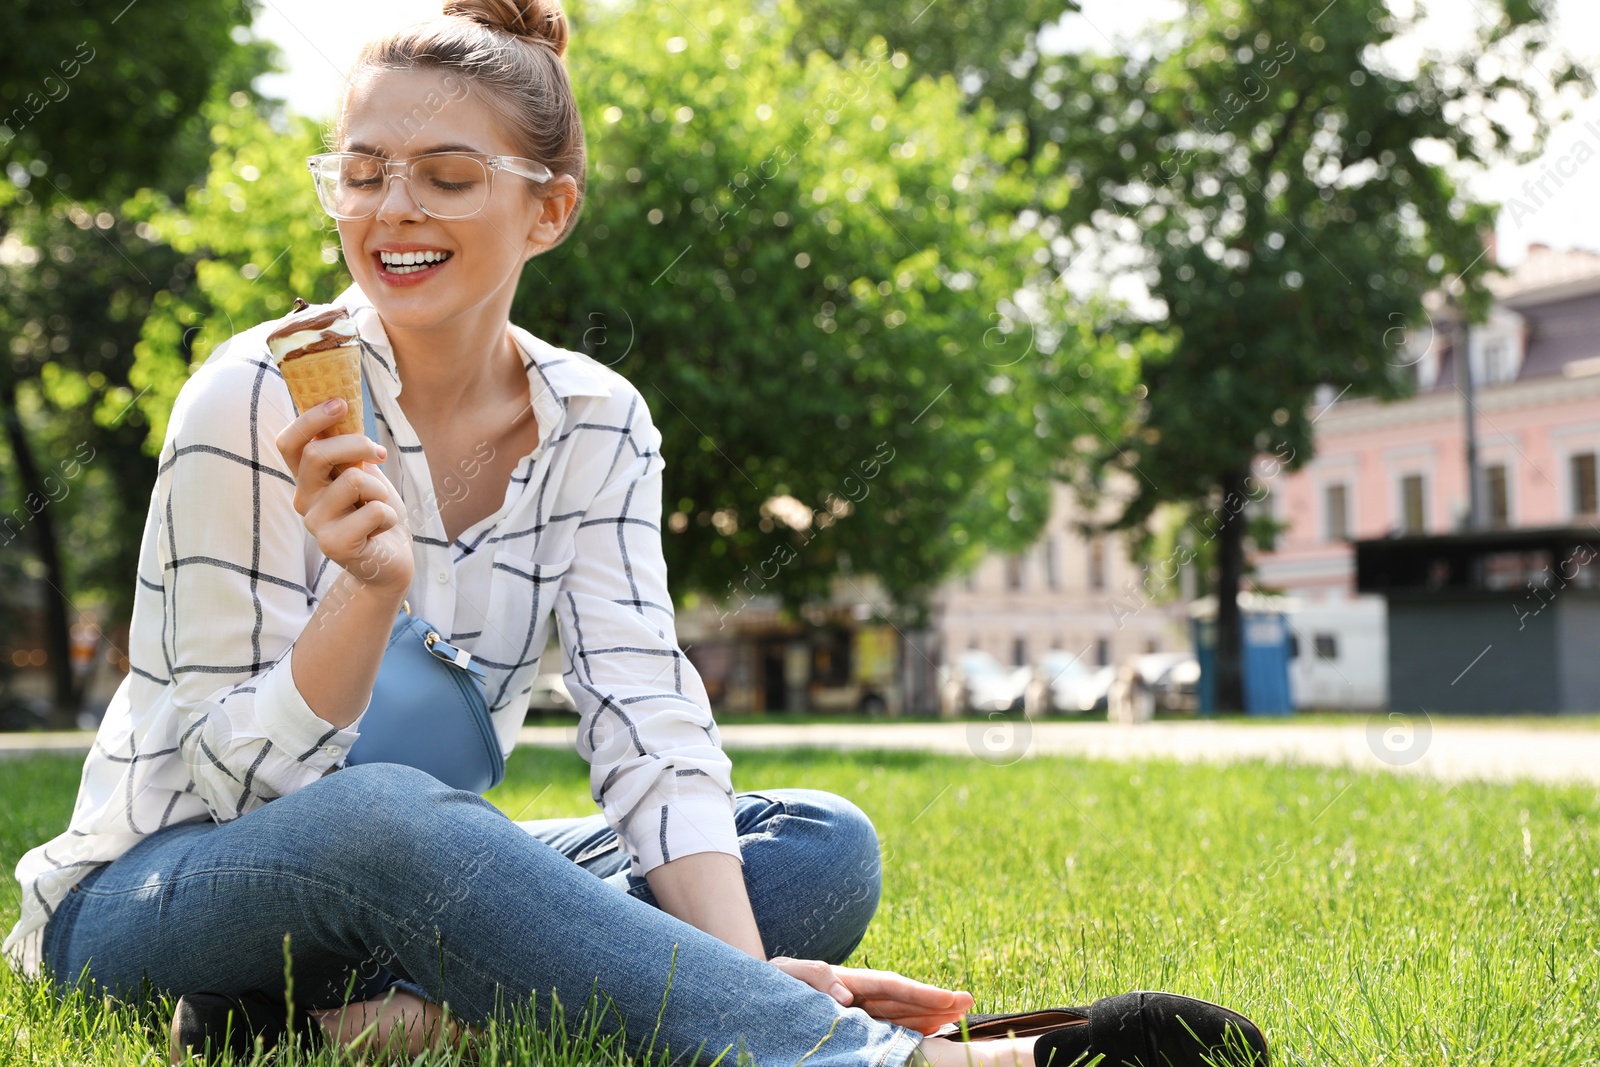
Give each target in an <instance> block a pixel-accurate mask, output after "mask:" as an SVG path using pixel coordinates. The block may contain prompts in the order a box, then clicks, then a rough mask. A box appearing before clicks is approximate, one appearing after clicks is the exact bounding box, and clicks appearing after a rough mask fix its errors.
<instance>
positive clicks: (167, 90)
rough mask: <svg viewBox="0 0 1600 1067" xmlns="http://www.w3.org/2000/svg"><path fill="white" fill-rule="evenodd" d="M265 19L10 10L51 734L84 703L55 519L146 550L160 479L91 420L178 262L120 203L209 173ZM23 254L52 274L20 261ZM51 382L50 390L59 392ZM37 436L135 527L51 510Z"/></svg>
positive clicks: (6, 370) (55, 506) (19, 479)
mask: <svg viewBox="0 0 1600 1067" xmlns="http://www.w3.org/2000/svg"><path fill="white" fill-rule="evenodd" d="M255 9H256V5H255V3H254V0H246V2H242V3H218V2H216V0H173V2H171V3H164V4H161V5H149V4H143V5H134V4H123V3H118V2H112V3H98V4H90V5H89V8H88V9H85V8H84V7H81V6H80V7H71V6H67V7H63V6H61V5H58V4H44V3H40V2H37V0H23V2H21V3H13V4H9V5H7V6H6V7H5V8H4V9H3V10H0V40H4V41H5V42H6V49H7V51H6V60H7V61H6V64H5V66H4V68H3V69H0V164H4V168H5V179H6V180H5V181H3V182H0V269H4V270H5V272H6V273H7V274H9V275H10V276H11V277H10V278H9V279H8V288H7V292H6V294H5V299H4V307H3V309H0V315H3V317H4V321H0V331H3V333H4V335H5V336H6V338H7V342H8V347H9V349H10V351H9V354H8V355H9V358H7V359H5V360H3V361H0V423H3V426H4V431H5V437H6V443H7V446H8V449H7V452H8V455H9V459H10V464H9V466H10V468H11V472H13V473H14V475H15V481H16V484H15V489H14V490H12V489H9V488H7V489H5V490H4V491H5V492H6V493H8V494H10V496H11V498H13V499H16V500H18V501H19V502H20V504H19V506H21V507H22V508H23V514H24V515H25V516H26V517H27V520H28V521H27V522H26V524H25V525H26V528H27V539H28V541H30V542H31V543H32V545H33V546H34V550H35V551H36V552H37V555H38V562H39V564H40V565H41V568H42V573H41V574H40V575H39V577H40V580H42V581H43V582H45V583H47V585H48V590H49V591H48V592H47V593H46V595H45V597H44V603H45V616H46V618H45V641H46V654H47V657H48V658H47V663H48V665H49V670H50V672H51V679H52V685H53V689H54V718H53V722H54V724H55V725H58V726H71V725H73V723H74V719H75V716H76V713H77V710H78V702H79V697H80V694H79V693H78V692H77V691H76V686H75V684H74V678H73V675H72V672H71V664H70V656H69V648H70V643H69V642H70V637H69V614H68V609H69V607H70V606H71V595H70V594H71V591H72V589H73V585H72V581H71V579H70V578H69V575H68V574H67V572H66V565H65V562H64V559H63V553H62V550H61V549H62V546H61V543H60V540H61V533H60V522H59V521H58V520H59V519H64V518H66V517H68V516H77V517H78V518H80V519H82V520H83V521H85V522H89V521H93V522H100V523H103V524H104V529H105V530H107V531H111V534H112V538H113V539H125V538H131V540H132V542H133V544H134V545H135V546H136V545H137V542H138V534H139V529H140V526H141V523H142V514H143V511H144V508H145V504H146V503H147V501H145V500H142V499H138V497H139V495H140V494H139V486H140V485H141V484H142V485H143V486H144V487H145V493H146V495H147V493H148V486H149V484H150V482H151V480H152V479H153V477H154V473H153V471H145V472H143V473H140V474H132V473H131V468H129V469H123V467H124V464H125V463H126V457H128V456H129V455H130V453H128V452H127V451H125V450H124V451H118V449H117V447H116V446H117V445H118V443H119V440H120V438H121V437H124V436H126V435H127V434H128V433H129V432H130V431H129V428H128V424H124V423H118V424H117V425H114V426H113V425H106V424H103V423H101V422H97V421H96V419H98V418H100V417H101V416H104V417H105V418H107V419H109V418H110V415H109V414H107V413H108V412H109V411H110V410H111V405H113V404H114V403H115V401H116V400H117V399H118V398H119V397H120V398H124V399H123V404H125V403H126V398H127V396H128V394H127V392H126V386H127V384H128V383H127V381H126V375H127V370H128V366H129V363H130V360H131V355H132V341H133V336H132V333H133V331H134V330H136V328H137V322H138V318H139V317H140V316H142V314H143V310H142V308H143V306H145V305H147V304H148V302H149V300H150V298H151V297H152V296H153V295H154V289H155V285H156V284H157V282H154V281H152V280H151V278H152V274H151V271H152V270H153V271H154V275H153V276H154V277H155V278H156V279H157V280H158V281H159V282H160V283H166V281H167V279H166V277H165V274H166V273H167V271H166V268H167V267H169V266H170V258H169V259H168V260H166V261H164V262H163V263H162V264H161V265H159V266H158V265H157V264H156V263H154V262H153V261H151V260H149V259H148V258H147V256H148V255H150V254H155V255H156V257H157V259H160V258H161V257H160V255H159V253H152V252H151V250H150V249H149V248H147V247H146V245H147V242H145V241H143V240H142V239H139V240H134V239H133V235H132V234H131V232H130V231H131V229H132V227H131V226H129V225H128V224H126V223H124V222H123V221H122V220H121V219H120V217H119V213H118V212H117V211H116V210H115V208H114V207H112V206H110V205H112V204H113V203H114V201H115V199H116V198H118V197H121V196H123V195H126V194H128V193H131V192H133V191H134V190H136V189H140V188H143V187H146V186H156V187H164V188H168V189H173V188H181V187H182V185H183V184H185V183H186V182H187V180H189V179H190V178H191V177H192V176H193V175H194V174H196V173H197V172H199V171H200V170H202V169H203V168H204V165H205V158H206V152H207V147H206V142H207V129H206V123H205V122H204V121H203V120H202V119H201V118H200V116H199V108H200V105H201V103H202V102H203V101H205V100H206V99H208V98H212V97H214V96H216V95H218V94H220V95H222V96H226V95H228V93H230V92H232V91H235V90H244V89H248V87H249V83H250V81H251V78H252V77H253V76H254V75H255V74H256V73H258V72H259V71H261V70H262V69H264V68H265V67H266V65H267V62H268V50H267V46H265V45H261V44H258V43H254V42H251V41H250V40H249V38H248V26H249V24H250V22H251V20H252V18H253V16H254V12H255ZM197 57H204V59H203V61H197ZM91 245H96V247H91ZM29 255H38V256H39V257H40V258H39V260H38V261H37V262H40V263H42V264H43V265H42V266H39V267H37V268H34V266H33V264H32V263H28V262H24V260H25V259H26V257H27V256H29ZM80 257H81V258H80ZM141 283H142V286H143V288H142V289H141V288H140V285H141ZM47 368H48V371H47ZM47 372H48V373H49V374H50V375H53V376H54V377H53V378H51V379H50V381H49V382H47V381H46V378H45V377H44V376H45V375H46V374H47ZM80 386H86V387H87V388H86V390H85V389H83V388H79V387H80ZM67 398H70V399H71V401H72V403H73V404H74V405H75V407H74V409H73V413H72V414H71V415H69V416H66V417H65V418H63V419H62V420H61V421H60V422H59V424H58V423H57V421H56V420H57V417H58V416H61V415H62V409H61V408H59V407H58V406H57V401H59V400H63V399H67ZM118 406H121V405H118ZM90 412H94V413H95V417H94V418H90V417H89V413H90ZM135 432H137V431H135ZM35 434H38V435H40V436H41V437H43V438H44V439H46V440H47V441H48V442H49V445H50V446H51V447H54V446H57V445H60V444H62V443H65V442H67V441H68V440H69V439H75V440H76V441H78V442H79V443H82V444H83V445H85V446H86V447H87V448H89V449H90V450H91V451H93V452H94V453H95V454H97V455H99V456H101V457H102V458H101V466H102V467H103V468H104V469H105V470H106V472H107V474H106V479H107V480H106V484H105V490H106V493H107V494H108V495H107V496H106V497H105V498H104V499H105V500H107V501H108V502H122V503H126V502H127V501H128V500H129V495H130V494H131V496H132V498H133V501H134V512H133V515H134V517H133V518H131V519H129V518H128V516H127V515H126V514H124V513H122V512H120V511H117V512H115V517H109V516H104V515H100V514H98V513H97V512H95V511H93V510H79V509H77V508H76V506H75V505H73V504H69V503H66V502H65V500H64V499H58V496H59V490H53V489H52V484H53V482H54V480H55V478H54V476H55V474H56V473H58V472H56V471H55V470H54V467H53V464H55V463H56V462H57V457H54V456H47V455H44V454H40V453H39V451H38V449H37V448H36V446H35V445H34V444H33V443H32V441H31V438H32V436H33V435H35ZM120 443H123V444H126V441H121V442H120ZM46 452H48V448H47V449H46ZM107 455H114V456H117V457H118V458H117V459H114V460H110V459H106V458H105V457H106V456H107ZM131 455H134V456H136V455H137V452H134V453H131ZM113 465H116V466H117V468H118V470H117V472H116V474H115V475H113V474H112V473H111V468H112V466H113ZM143 466H144V467H148V463H145V464H143ZM124 476H127V477H124ZM0 484H3V480H0ZM77 495H78V497H79V499H80V500H82V499H83V494H81V493H80V494H77ZM36 508H37V510H35V509H36ZM58 512H59V515H58V514H57V513H58ZM8 514H14V512H10V513H8ZM121 520H127V521H121ZM82 533H83V531H82V530H80V531H78V534H79V535H81V534H82ZM94 540H95V541H96V542H97V548H100V549H102V552H101V553H100V557H99V558H101V560H102V563H103V564H104V566H106V567H118V566H120V565H121V563H123V562H125V561H118V560H114V559H112V558H111V557H110V556H105V555H104V552H103V549H104V548H105V547H107V546H104V545H103V544H100V543H99V542H98V539H97V538H96V539H94ZM134 551H136V547H135V549H134ZM78 562H84V563H88V562H89V561H86V560H79V561H78ZM96 566H98V564H90V565H88V566H85V567H84V569H83V576H84V578H85V580H89V581H94V580H95V579H94V578H92V577H91V575H93V574H94V573H95V570H96ZM130 583H131V568H130V569H129V570H128V571H127V572H126V573H125V574H124V575H123V576H122V584H125V585H129V587H130V589H131V584H130ZM119 595H122V596H125V595H126V594H119Z"/></svg>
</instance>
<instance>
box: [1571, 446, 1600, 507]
mask: <svg viewBox="0 0 1600 1067" xmlns="http://www.w3.org/2000/svg"><path fill="white" fill-rule="evenodd" d="M1594 458H1595V454H1594V453H1593V452H1582V453H1579V454H1578V455H1576V456H1573V457H1572V459H1571V460H1570V464H1571V468H1572V513H1573V514H1574V515H1593V514H1594V513H1595V512H1596V511H1600V483H1597V482H1596V479H1595V463H1594Z"/></svg>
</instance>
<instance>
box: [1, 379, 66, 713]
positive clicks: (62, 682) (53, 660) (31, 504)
mask: <svg viewBox="0 0 1600 1067" xmlns="http://www.w3.org/2000/svg"><path fill="white" fill-rule="evenodd" d="M0 413H3V414H0V418H3V420H4V422H5V427H6V439H7V441H9V442H10V444H11V454H12V456H13V458H14V460H15V462H16V465H17V480H18V485H19V488H20V489H21V491H22V509H21V510H22V511H23V512H24V514H26V515H27V516H28V517H29V518H28V525H29V526H31V527H32V528H33V533H34V544H35V545H36V546H37V548H38V552H39V562H40V563H42V564H43V565H44V576H45V579H46V581H47V582H48V584H49V586H50V588H49V589H48V590H46V592H45V596H44V603H45V633H44V646H45V655H46V656H48V657H49V658H48V661H47V662H48V663H49V667H50V682H51V689H52V691H53V693H54V699H53V700H52V708H51V715H50V725H51V727H52V728H54V729H57V730H75V729H77V727H78V699H79V693H78V689H77V686H76V684H75V679H74V678H73V675H72V635H71V630H70V627H71V623H70V622H69V621H68V618H67V610H68V608H69V607H70V605H69V604H68V602H67V596H66V592H65V590H66V586H67V579H66V575H65V574H63V573H62V570H61V553H60V552H59V551H58V550H57V547H56V526H55V516H54V515H52V514H51V511H50V505H51V504H52V503H54V501H52V500H51V499H50V495H49V493H48V492H47V491H46V490H45V487H44V482H43V480H42V479H41V478H40V477H39V468H38V466H37V465H35V463H34V461H33V450H32V449H31V448H30V447H29V446H28V435H27V433H26V432H25V431H24V430H23V426H22V417H21V415H19V414H18V412H17V390H16V384H15V383H14V382H12V381H9V380H8V381H6V382H5V384H4V385H3V386H0ZM35 509H37V510H35Z"/></svg>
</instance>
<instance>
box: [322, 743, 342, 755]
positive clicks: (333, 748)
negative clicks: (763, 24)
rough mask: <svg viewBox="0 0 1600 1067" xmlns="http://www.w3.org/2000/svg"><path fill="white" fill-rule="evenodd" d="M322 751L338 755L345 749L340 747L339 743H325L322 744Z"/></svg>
mask: <svg viewBox="0 0 1600 1067" xmlns="http://www.w3.org/2000/svg"><path fill="white" fill-rule="evenodd" d="M322 751H324V752H326V753H327V754H328V755H330V756H337V755H338V754H339V753H341V752H343V751H344V749H342V748H340V747H339V746H338V745H324V746H322Z"/></svg>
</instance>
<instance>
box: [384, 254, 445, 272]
mask: <svg viewBox="0 0 1600 1067" xmlns="http://www.w3.org/2000/svg"><path fill="white" fill-rule="evenodd" d="M449 258H450V253H449V252H436V251H432V250H430V251H426V252H379V253H378V259H379V260H381V261H382V263H383V266H384V269H385V270H387V271H389V273H391V274H414V273H416V272H417V271H419V270H424V269H426V268H428V267H430V266H433V265H435V264H438V263H443V262H444V261H445V260H447V259H449Z"/></svg>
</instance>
